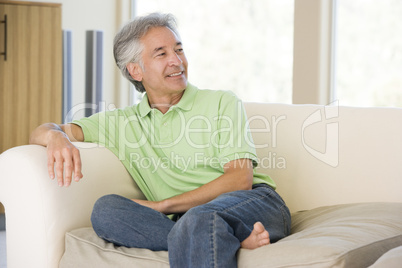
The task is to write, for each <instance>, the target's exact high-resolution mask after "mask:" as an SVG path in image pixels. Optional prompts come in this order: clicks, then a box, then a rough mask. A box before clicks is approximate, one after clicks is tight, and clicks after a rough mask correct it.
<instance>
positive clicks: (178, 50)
mask: <svg viewBox="0 0 402 268" xmlns="http://www.w3.org/2000/svg"><path fill="white" fill-rule="evenodd" d="M176 52H177V53H183V52H184V49H182V48H179V49H177V50H176Z"/></svg>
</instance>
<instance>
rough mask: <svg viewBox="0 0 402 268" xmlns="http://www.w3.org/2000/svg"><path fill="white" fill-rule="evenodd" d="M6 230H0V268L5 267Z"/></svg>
mask: <svg viewBox="0 0 402 268" xmlns="http://www.w3.org/2000/svg"><path fill="white" fill-rule="evenodd" d="M6 258H7V257H6V231H0V268H6V267H7V259H6Z"/></svg>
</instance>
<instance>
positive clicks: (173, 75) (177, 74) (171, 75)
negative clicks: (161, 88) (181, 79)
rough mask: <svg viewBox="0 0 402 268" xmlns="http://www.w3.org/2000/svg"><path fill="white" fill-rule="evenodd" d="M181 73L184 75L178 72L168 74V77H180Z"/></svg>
mask: <svg viewBox="0 0 402 268" xmlns="http://www.w3.org/2000/svg"><path fill="white" fill-rule="evenodd" d="M183 73H184V72H183V71H181V72H178V73H173V74H169V75H168V77H175V76H180V75H182V74H183Z"/></svg>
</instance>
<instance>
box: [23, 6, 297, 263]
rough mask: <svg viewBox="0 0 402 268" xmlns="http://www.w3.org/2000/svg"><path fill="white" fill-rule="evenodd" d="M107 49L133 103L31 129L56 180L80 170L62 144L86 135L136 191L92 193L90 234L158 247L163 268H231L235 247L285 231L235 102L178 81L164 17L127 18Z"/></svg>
mask: <svg viewBox="0 0 402 268" xmlns="http://www.w3.org/2000/svg"><path fill="white" fill-rule="evenodd" d="M114 54H115V59H116V63H117V65H118V66H119V68H120V69H121V71H122V73H123V75H124V76H126V77H127V78H128V79H129V80H130V81H131V82H132V83H134V85H135V86H136V88H137V90H139V91H140V92H146V94H145V95H144V98H143V100H142V101H141V103H140V104H138V105H134V106H132V107H127V108H125V109H117V110H114V111H108V112H105V113H99V114H95V115H93V116H91V117H89V118H83V119H81V120H76V121H74V122H73V123H72V124H65V125H55V124H45V125H42V126H40V127H38V128H37V129H36V130H35V131H34V132H33V133H32V135H31V143H35V144H41V145H44V146H47V148H48V157H49V161H48V169H49V174H50V177H51V178H54V177H57V180H58V183H59V185H60V186H63V185H65V186H68V185H69V184H70V183H71V180H72V174H74V179H75V180H76V181H79V180H80V179H81V178H82V177H83V175H82V173H81V161H80V156H79V151H78V149H77V148H75V147H74V145H73V144H72V143H71V141H88V142H97V143H100V144H102V145H104V146H106V147H107V148H109V149H110V150H111V151H112V152H114V153H115V154H116V155H117V156H118V157H119V158H120V160H121V161H122V163H123V164H124V165H125V167H126V168H127V170H128V171H129V172H130V174H131V175H132V177H133V179H134V180H135V181H136V183H137V184H138V186H139V187H140V188H141V190H142V191H143V192H144V194H145V196H146V197H147V200H137V199H133V200H130V199H127V198H125V197H121V196H117V195H108V196H104V197H102V198H100V199H99V200H98V201H97V202H96V204H95V206H94V210H93V213H92V218H91V220H92V225H93V228H94V230H95V231H96V233H97V234H98V235H99V236H100V237H101V238H103V239H105V240H107V241H109V242H112V243H114V244H116V245H118V246H126V247H139V248H147V249H151V250H168V251H169V261H170V265H171V267H236V265H237V261H236V252H237V250H238V249H239V248H241V247H242V248H248V249H254V248H257V247H260V246H263V245H267V244H269V243H270V242H275V241H277V240H279V239H281V238H283V237H284V236H286V235H287V234H289V230H290V215H289V211H288V209H287V207H286V205H285V203H284V202H283V200H282V199H281V198H280V197H279V195H278V194H277V193H276V192H275V191H274V187H275V184H274V182H273V181H272V180H271V179H270V178H269V177H268V176H266V175H262V174H258V173H255V172H254V170H253V168H254V167H255V166H256V165H257V158H256V153H255V149H254V147H253V144H252V140H251V134H250V132H249V131H248V129H247V122H246V115H245V112H244V108H243V106H242V104H241V102H240V101H239V100H238V99H237V98H236V97H235V96H234V95H233V94H232V93H230V92H226V91H211V90H199V89H197V88H196V87H194V86H192V85H191V84H189V83H188V82H187V74H188V69H187V67H188V63H187V59H186V57H185V54H184V50H183V44H182V42H181V40H180V37H179V34H178V32H177V30H176V28H175V21H174V18H173V17H172V16H171V15H169V14H167V15H164V14H159V13H154V14H150V15H148V16H145V17H139V18H137V19H135V20H134V21H132V22H131V23H129V24H127V25H126V26H125V27H124V28H123V29H122V30H121V31H120V32H119V33H118V34H117V35H116V37H115V45H114ZM63 167H64V169H65V173H64V180H63ZM54 170H55V171H56V173H54Z"/></svg>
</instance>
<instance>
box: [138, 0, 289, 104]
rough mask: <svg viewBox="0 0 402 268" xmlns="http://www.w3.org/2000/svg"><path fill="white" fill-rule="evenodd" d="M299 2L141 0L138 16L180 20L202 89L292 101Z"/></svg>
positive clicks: (192, 79)
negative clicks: (163, 14) (295, 19)
mask: <svg viewBox="0 0 402 268" xmlns="http://www.w3.org/2000/svg"><path fill="white" fill-rule="evenodd" d="M293 10H294V0H214V1H188V0H137V1H136V6H135V13H136V14H137V15H144V14H147V13H150V12H155V11H159V12H169V13H172V14H174V15H175V16H176V18H177V21H178V28H179V31H180V34H181V37H182V40H183V44H184V49H185V52H186V56H187V58H188V61H189V81H190V82H191V83H192V84H194V85H196V86H198V87H199V88H208V89H223V90H232V91H233V92H235V93H236V94H237V96H239V97H240V98H241V99H242V100H244V101H258V102H281V103H291V101H292V68H293Z"/></svg>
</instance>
